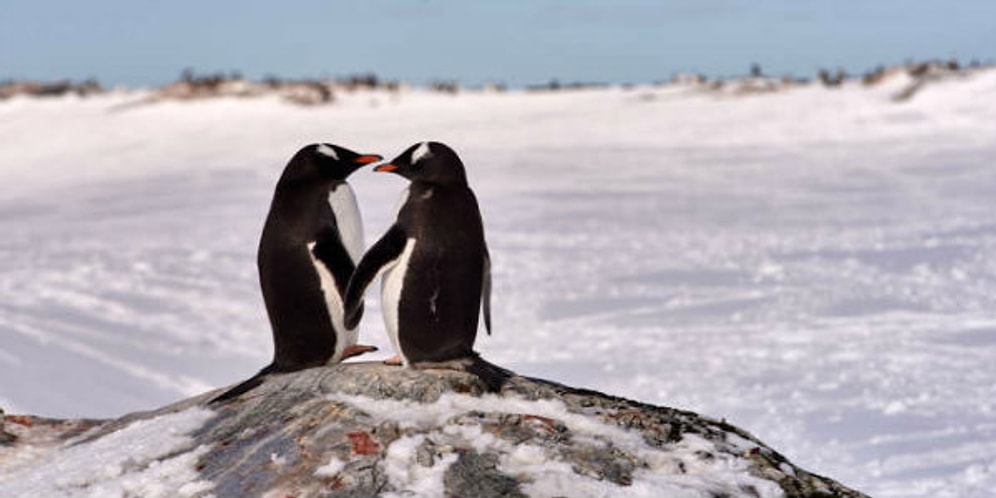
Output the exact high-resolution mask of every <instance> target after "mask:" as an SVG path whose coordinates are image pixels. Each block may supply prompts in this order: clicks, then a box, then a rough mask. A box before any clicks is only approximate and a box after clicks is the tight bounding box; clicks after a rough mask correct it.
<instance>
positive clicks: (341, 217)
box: [329, 183, 364, 265]
mask: <svg viewBox="0 0 996 498" xmlns="http://www.w3.org/2000/svg"><path fill="white" fill-rule="evenodd" d="M329 207H331V208H332V212H333V213H335V222H336V224H337V225H338V226H339V238H341V239H342V244H343V245H344V246H346V252H348V253H349V257H350V259H352V260H353V264H354V265H355V264H358V263H359V262H360V258H362V257H363V250H364V245H363V219H362V218H360V207H359V206H358V205H357V204H356V195H355V194H354V193H353V188H352V187H350V186H349V184H348V183H343V184H340V185H336V186H335V187H334V188H333V189H332V191H331V192H329Z"/></svg>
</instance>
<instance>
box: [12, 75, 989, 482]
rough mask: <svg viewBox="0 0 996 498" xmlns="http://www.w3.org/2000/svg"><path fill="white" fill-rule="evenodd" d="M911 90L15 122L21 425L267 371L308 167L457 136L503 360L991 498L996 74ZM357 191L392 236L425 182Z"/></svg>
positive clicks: (386, 178) (607, 94)
mask: <svg viewBox="0 0 996 498" xmlns="http://www.w3.org/2000/svg"><path fill="white" fill-rule="evenodd" d="M895 78H898V79H892V80H887V81H886V82H885V83H883V85H881V86H878V87H872V88H865V87H862V86H860V85H859V84H856V83H855V84H847V85H844V86H843V87H841V88H838V89H834V90H828V89H825V88H821V87H819V86H802V87H797V88H792V89H789V90H785V91H782V92H776V93H769V94H764V95H755V96H743V97H737V96H733V95H722V96H716V95H712V94H709V93H707V92H703V91H699V90H695V89H693V88H691V87H687V86H668V87H635V88H634V89H632V90H628V91H627V90H622V89H613V88H608V89H600V90H589V91H578V92H561V93H537V94H528V93H520V92H508V93H504V94H496V93H463V94H460V95H458V96H455V97H454V96H451V95H439V94H433V93H426V92H419V91H414V92H405V93H402V94H401V95H400V97H393V96H388V95H386V94H384V95H379V94H376V93H363V94H356V95H343V97H342V98H341V99H338V100H337V102H336V104H335V105H332V106H326V107H318V108H299V107H293V106H288V105H283V104H281V103H280V102H278V101H276V100H268V99H256V100H253V99H219V100H214V101H202V102H196V103H194V102H167V103H160V104H156V105H148V106H125V105H124V104H127V103H129V102H131V101H132V100H134V99H136V98H138V97H135V96H128V95H121V94H116V95H114V96H106V97H94V98H88V99H78V98H63V99H52V100H32V99H14V100H11V101H6V102H0V168H2V171H3V174H4V178H3V182H2V183H0V233H2V234H3V237H2V238H0V378H2V379H4V381H3V382H2V383H0V400H3V403H4V405H3V407H4V408H6V409H7V411H8V412H11V411H14V410H16V411H21V412H27V413H33V414H38V415H47V416H60V417H79V416H88V417H110V416H118V415H121V414H122V413H124V412H127V411H134V410H141V409H149V408H152V407H156V406H161V405H163V404H166V403H168V402H171V401H175V400H176V399H179V398H182V397H184V396H188V395H192V394H197V393H200V392H202V391H204V390H206V389H208V388H210V387H217V386H221V385H224V384H229V383H233V382H235V381H238V380H242V379H244V378H247V377H248V376H250V375H252V374H253V373H254V372H256V371H257V370H258V369H259V368H260V367H262V366H263V365H265V364H267V363H268V362H269V360H270V356H271V354H272V349H271V347H272V346H271V344H270V332H269V328H268V325H267V321H266V316H265V312H264V310H263V306H262V300H261V297H260V294H259V290H258V288H257V285H258V284H257V282H256V273H255V251H256V245H257V242H258V237H259V232H260V230H261V228H262V223H263V218H264V216H265V214H266V210H267V208H268V206H269V200H270V197H271V195H272V188H273V186H274V184H275V182H276V179H277V177H278V176H279V174H280V172H281V171H282V169H283V166H284V165H285V164H286V161H287V160H288V159H289V158H290V156H291V155H292V154H293V153H294V152H295V151H296V150H298V149H299V148H300V147H301V146H302V145H304V144H308V143H316V142H317V143H324V142H331V143H337V144H343V145H344V146H347V147H350V148H353V149H356V150H364V151H373V152H378V153H381V154H383V155H384V156H385V157H394V156H395V155H396V154H398V153H400V152H401V151H403V150H404V149H405V148H406V147H408V146H409V145H410V144H412V143H419V142H421V141H423V140H426V139H431V140H438V141H441V142H445V143H447V144H449V145H450V146H452V147H453V148H454V149H455V150H456V151H457V152H458V153H459V154H460V155H461V158H462V159H463V161H464V162H465V164H466V165H467V168H468V176H469V181H470V184H471V186H472V187H473V188H474V190H475V192H476V194H477V197H478V200H479V203H480V206H481V211H482V214H483V217H484V222H485V229H486V232H487V239H488V244H489V248H490V251H491V258H492V271H493V277H494V290H493V296H494V297H493V308H492V314H493V319H494V335H492V336H490V337H489V336H486V335H485V334H483V333H482V334H480V337H479V340H478V343H477V349H478V350H480V351H481V352H482V353H483V355H484V356H485V357H486V358H488V359H489V360H491V361H494V362H496V363H498V364H501V365H503V366H506V367H508V368H511V369H513V370H515V371H517V372H520V373H523V374H527V375H531V376H539V377H545V378H550V379H553V380H556V381H559V382H563V383H567V384H571V385H578V386H585V387H589V388H593V389H597V390H601V391H606V392H609V393H612V394H617V395H622V396H627V397H630V398H635V399H639V400H641V401H645V402H650V403H656V404H662V405H667V406H675V407H680V408H686V409H691V410H695V411H697V412H700V413H703V414H706V415H709V416H712V417H716V418H720V417H725V418H727V419H728V420H730V421H731V422H732V423H735V424H737V425H739V426H741V427H744V428H746V429H748V430H749V431H751V432H752V433H753V434H754V435H756V436H758V437H759V438H760V439H762V440H764V441H765V442H767V443H769V444H771V445H772V446H773V447H774V448H776V449H778V450H779V451H780V452H782V453H784V454H785V455H786V456H787V457H789V458H790V459H791V460H792V461H794V462H796V463H797V464H799V465H800V466H802V467H803V468H806V469H808V470H812V471H814V472H817V473H820V474H825V475H829V476H832V477H834V478H837V479H839V480H841V481H842V482H844V483H845V484H847V485H849V486H853V487H856V488H858V489H861V490H862V491H865V492H867V493H869V494H870V495H872V496H876V497H885V498H887V497H918V496H923V497H928V496H929V497H933V496H959V497H964V498H973V497H974V498H982V497H989V496H992V495H994V494H996V470H994V469H996V465H994V462H996V415H994V409H996V406H994V405H996V402H994V400H996V362H993V361H992V359H993V357H994V355H996V332H994V331H996V313H994V311H993V310H996V221H994V220H996V203H994V202H993V198H994V197H993V192H996V169H994V168H993V167H992V158H993V157H996V98H994V96H996V72H994V71H982V72H979V73H976V74H974V75H971V76H969V77H966V78H962V79H957V80H951V81H943V82H937V83H931V84H929V85H927V86H926V87H924V89H923V90H921V91H920V92H919V93H917V94H916V95H915V96H914V97H913V98H912V99H911V100H908V101H905V102H901V103H897V102H894V101H893V100H892V96H893V95H894V94H895V93H896V91H898V90H899V89H901V88H903V86H904V85H905V84H906V82H904V81H903V80H902V79H901V78H902V77H901V76H897V77H895ZM233 143H238V144H251V146H248V145H243V146H240V147H239V148H237V149H233V148H232V147H231V144H233ZM350 183H351V185H352V186H353V188H354V189H355V191H356V194H357V197H358V201H359V203H360V207H361V212H362V213H363V215H364V222H365V223H364V226H365V235H366V240H368V241H372V240H377V239H378V238H379V237H380V235H381V234H382V233H383V231H384V230H386V228H387V227H388V226H389V225H390V223H391V222H392V221H393V217H394V213H395V211H394V209H393V206H395V203H396V199H397V198H398V196H399V195H400V194H401V191H402V190H403V188H404V183H405V182H404V180H403V179H400V178H395V177H394V176H392V175H381V174H373V173H370V171H369V169H364V170H360V171H358V172H357V173H355V174H354V175H353V176H351V178H350ZM361 327H362V328H361V332H360V334H361V338H360V340H361V342H363V343H365V344H374V345H376V346H379V347H380V349H381V352H380V353H378V354H377V355H370V356H369V358H381V357H387V356H389V355H390V354H391V353H392V351H391V349H392V348H391V345H390V341H389V340H388V338H387V336H386V333H385V332H384V325H383V320H382V317H381V312H380V308H379V305H378V302H377V293H375V292H371V293H368V303H367V308H366V316H365V317H364V320H363V322H362V324H361ZM364 359H368V357H364ZM524 457H525V456H524ZM524 461H525V460H524ZM428 477H429V476H426V478H427V479H428ZM427 482H428V481H427ZM551 485H552V484H551Z"/></svg>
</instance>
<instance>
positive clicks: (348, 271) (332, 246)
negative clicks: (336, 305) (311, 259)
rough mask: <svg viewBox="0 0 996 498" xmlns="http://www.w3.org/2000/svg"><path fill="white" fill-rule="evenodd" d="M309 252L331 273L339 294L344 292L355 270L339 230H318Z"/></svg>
mask: <svg viewBox="0 0 996 498" xmlns="http://www.w3.org/2000/svg"><path fill="white" fill-rule="evenodd" d="M311 254H313V255H314V256H315V259H317V260H319V261H321V262H322V264H323V265H325V268H327V269H328V271H329V273H331V274H332V276H333V280H334V281H335V286H336V287H337V288H338V289H337V290H338V291H339V295H340V296H341V295H343V294H345V292H346V287H347V285H348V283H349V278H350V276H352V275H353V271H355V270H356V265H355V264H354V263H353V258H351V257H350V256H349V252H348V250H347V249H346V247H345V246H344V245H343V241H342V239H341V237H340V236H339V230H337V229H336V228H326V229H324V230H322V231H321V232H319V233H318V238H317V240H316V241H315V246H314V247H313V248H312V249H311Z"/></svg>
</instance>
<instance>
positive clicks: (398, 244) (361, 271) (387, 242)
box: [345, 223, 407, 329]
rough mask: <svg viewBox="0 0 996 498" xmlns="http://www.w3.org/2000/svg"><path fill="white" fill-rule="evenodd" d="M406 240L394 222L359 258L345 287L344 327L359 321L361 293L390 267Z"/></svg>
mask: <svg viewBox="0 0 996 498" xmlns="http://www.w3.org/2000/svg"><path fill="white" fill-rule="evenodd" d="M406 242H407V236H406V235H405V231H404V230H403V229H402V228H401V227H400V226H398V224H397V223H395V224H394V225H391V228H390V229H388V230H387V233H385V234H384V235H383V236H382V237H381V238H380V240H378V241H377V242H376V243H374V245H372V246H370V249H368V250H367V252H366V254H364V255H363V258H361V259H360V263H359V264H358V265H356V271H354V272H353V276H352V277H351V278H350V279H349V286H348V287H347V289H346V303H345V309H346V328H349V329H354V328H356V326H357V325H358V324H359V323H360V318H363V294H364V293H365V292H366V290H367V287H369V286H370V284H371V283H372V282H373V280H374V279H375V278H377V275H380V274H381V272H383V271H384V270H386V269H388V268H390V267H391V264H392V263H393V262H394V261H396V260H397V259H398V258H399V257H400V256H401V253H402V252H403V251H404V250H405V243H406Z"/></svg>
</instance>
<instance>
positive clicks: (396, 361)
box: [384, 354, 402, 367]
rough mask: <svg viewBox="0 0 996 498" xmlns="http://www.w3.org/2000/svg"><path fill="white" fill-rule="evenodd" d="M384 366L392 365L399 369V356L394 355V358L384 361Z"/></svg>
mask: <svg viewBox="0 0 996 498" xmlns="http://www.w3.org/2000/svg"><path fill="white" fill-rule="evenodd" d="M384 364H385V365H393V366H396V367H400V366H401V365H402V363H401V355H397V354H396V355H394V356H392V357H390V358H388V359H386V360H384Z"/></svg>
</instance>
